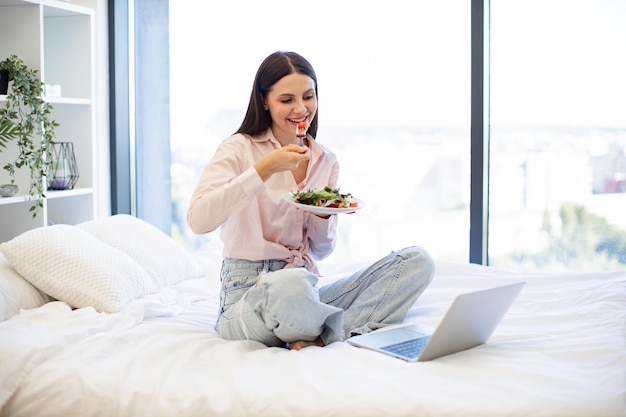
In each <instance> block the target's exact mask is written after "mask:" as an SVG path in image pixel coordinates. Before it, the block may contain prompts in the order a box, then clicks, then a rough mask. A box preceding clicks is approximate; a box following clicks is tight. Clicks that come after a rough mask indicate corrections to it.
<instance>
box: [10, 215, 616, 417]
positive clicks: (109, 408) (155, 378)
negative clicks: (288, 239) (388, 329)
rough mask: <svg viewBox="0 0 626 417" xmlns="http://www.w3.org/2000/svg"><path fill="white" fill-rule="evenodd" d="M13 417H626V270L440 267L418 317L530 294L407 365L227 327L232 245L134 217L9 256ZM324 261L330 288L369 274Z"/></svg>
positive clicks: (55, 235) (54, 236) (58, 232)
mask: <svg viewBox="0 0 626 417" xmlns="http://www.w3.org/2000/svg"><path fill="white" fill-rule="evenodd" d="M0 251H1V252H2V255H1V256H0V279H1V280H0V290H1V291H0V308H1V309H2V316H1V317H0V319H2V321H1V322H0V381H1V387H0V416H2V417H4V416H12V417H22V416H28V417H32V416H81V417H87V416H151V417H157V416H227V417H237V416H254V417H280V416H299V417H306V416H316V417H319V416H342V417H345V416H376V417H380V416H481V417H487V416H533V417H541V416H562V417H565V416H572V417H573V416H581V417H589V416H594V417H603V416H625V415H626V271H615V272H599V273H541V274H525V273H515V272H511V271H506V270H501V269H496V268H492V267H484V266H479V265H473V264H459V263H452V262H446V261H443V260H438V261H436V267H437V270H436V274H435V278H434V280H433V282H432V284H431V285H430V287H429V288H428V289H427V290H426V291H425V292H424V294H423V295H422V296H421V297H420V298H419V300H418V301H417V303H416V304H415V305H414V306H413V308H412V309H411V310H410V312H409V314H408V316H407V318H406V321H409V322H419V323H422V324H426V325H429V326H436V325H437V323H438V321H439V320H440V319H441V317H442V315H443V314H444V312H445V311H446V309H447V307H448V306H449V305H450V303H451V302H452V300H453V298H454V297H455V296H456V295H457V294H460V293H463V292H467V291H471V290H474V289H482V288H486V287H491V286H496V285H500V284H505V283H509V282H517V281H525V282H526V286H525V288H524V290H523V291H522V293H521V294H520V296H519V297H518V299H517V300H516V302H515V303H514V304H513V306H512V307H511V309H510V310H509V312H508V314H507V315H506V316H505V318H504V319H503V321H502V322H501V323H500V325H499V327H498V328H497V329H496V331H495V333H494V334H493V336H492V337H491V339H490V340H489V342H488V343H487V344H485V345H481V346H479V347H476V348H473V349H471V350H467V351H464V352H460V353H457V354H453V355H449V356H445V357H442V358H439V359H437V360H434V361H430V362H423V363H408V362H404V361H402V360H399V359H395V358H392V357H388V356H386V355H382V354H379V353H376V352H373V351H369V350H366V349H361V348H357V347H354V346H351V345H349V344H348V343H347V342H339V343H334V344H332V345H330V346H326V347H323V348H319V347H310V348H306V349H303V350H301V351H290V350H286V349H281V348H267V347H265V346H263V345H261V344H259V343H257V342H252V341H227V340H223V339H221V338H220V337H219V336H218V335H216V333H215V331H214V330H213V324H214V322H215V320H216V310H217V307H218V303H219V282H218V278H217V277H218V276H219V275H218V271H219V267H220V262H221V256H220V253H219V245H207V246H206V247H204V248H202V249H201V250H198V251H196V252H194V253H189V252H187V251H185V250H184V249H182V247H180V246H179V245H178V244H176V243H175V242H174V241H172V240H171V239H169V237H167V236H165V235H164V234H161V232H159V231H158V230H156V229H155V228H153V227H152V226H150V225H148V224H147V223H144V222H142V221H141V220H138V219H136V218H133V217H131V216H125V215H120V216H112V217H110V218H105V219H99V220H95V221H92V222H88V223H85V224H81V225H77V226H67V225H56V226H49V227H46V228H41V229H34V230H32V231H29V232H26V233H25V234H23V235H20V236H18V237H17V238H15V239H13V240H12V241H10V242H5V243H4V244H2V245H0ZM359 266H361V265H359V264H357V263H354V262H344V263H339V262H333V263H322V264H321V271H322V274H323V275H324V276H323V278H322V283H325V282H330V281H332V280H333V279H336V278H337V277H340V276H343V274H346V273H347V272H349V271H353V270H354V269H356V268H358V267H359Z"/></svg>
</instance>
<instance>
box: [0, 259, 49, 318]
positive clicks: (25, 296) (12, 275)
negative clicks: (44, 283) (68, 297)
mask: <svg viewBox="0 0 626 417" xmlns="http://www.w3.org/2000/svg"><path fill="white" fill-rule="evenodd" d="M52 300H53V299H52V298H51V297H50V296H48V295H47V294H44V293H42V292H41V291H39V290H38V289H37V288H35V287H33V286H32V285H31V284H30V283H29V282H28V281H26V280H25V279H24V278H22V276H20V274H18V273H17V272H16V271H15V269H13V267H12V266H11V265H9V262H8V261H7V259H6V258H5V257H4V255H3V254H2V253H0V321H3V320H6V319H8V318H9V317H12V316H14V315H16V314H17V313H19V312H20V310H28V309H31V308H37V307H39V306H42V305H44V304H46V303H47V302H49V301H52Z"/></svg>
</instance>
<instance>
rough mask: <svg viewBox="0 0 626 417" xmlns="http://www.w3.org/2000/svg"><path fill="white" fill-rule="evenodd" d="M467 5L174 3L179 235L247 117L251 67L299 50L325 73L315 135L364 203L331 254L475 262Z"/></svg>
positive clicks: (197, 240)
mask: <svg viewBox="0 0 626 417" xmlns="http://www.w3.org/2000/svg"><path fill="white" fill-rule="evenodd" d="M469 13H470V4H469V2H468V1H467V0H446V1H438V2H420V3H415V2H413V1H390V2H380V1H363V0H359V1H357V0H349V1H339V2H328V3H327V2H317V3H311V4H309V5H307V6H306V7H301V6H299V5H294V2H293V1H279V0H275V1H269V2H259V1H255V0H234V1H229V2H205V1H199V0H198V1H192V0H186V1H183V0H176V1H170V48H171V55H170V56H171V67H170V68H171V69H170V71H171V109H172V110H171V115H172V118H171V148H172V157H173V158H172V161H173V165H172V183H173V195H174V201H175V219H174V232H175V234H176V235H179V236H182V239H183V240H184V241H185V242H187V243H190V244H192V245H194V246H198V245H201V244H204V243H206V242H207V241H210V240H211V239H218V236H217V234H216V233H213V234H210V235H208V236H203V237H196V236H193V235H191V233H190V232H189V231H188V228H187V227H186V225H185V213H186V210H187V204H188V201H189V197H190V195H191V193H192V191H193V189H194V187H195V185H196V182H197V180H198V177H199V175H200V172H201V169H202V167H203V166H204V164H205V163H206V162H207V161H208V159H209V158H210V157H211V155H212V154H213V152H214V151H215V148H216V147H217V145H218V144H219V142H220V141H221V140H222V139H224V138H225V137H227V136H228V135H230V134H232V132H234V131H235V130H236V129H237V128H238V127H239V124H240V123H241V120H242V118H243V115H244V112H245V110H246V106H247V102H248V99H249V94H250V89H251V86H252V81H253V78H254V74H255V72H256V69H257V67H258V65H259V64H260V63H261V61H262V60H263V59H264V58H265V57H266V56H267V55H269V54H270V53H272V52H274V51H276V50H293V51H296V52H298V53H300V54H302V55H303V56H305V57H306V58H307V59H308V60H309V61H310V62H311V63H312V64H313V66H314V67H315V69H316V72H317V76H318V80H319V118H320V128H319V131H318V138H317V139H318V141H320V142H321V143H323V144H324V145H326V146H328V147H329V148H330V149H331V150H333V151H334V152H335V153H336V154H337V155H338V157H339V161H340V164H341V174H340V184H339V185H340V188H341V189H342V190H344V191H349V192H351V193H353V194H355V195H356V196H358V197H359V198H361V199H362V200H364V201H365V202H366V204H367V207H366V208H365V209H363V210H361V211H359V212H358V213H356V214H353V215H344V216H342V217H341V219H340V224H339V230H340V240H339V242H338V245H337V249H336V251H335V252H334V254H333V255H332V257H333V258H335V259H353V260H356V259H371V258H374V257H379V256H382V255H384V254H386V253H387V252H388V251H390V250H392V249H399V248H401V247H403V246H407V245H413V244H417V245H422V246H425V247H426V248H428V249H429V250H430V251H431V252H432V253H433V254H434V255H435V256H436V257H439V258H445V259H451V260H458V261H467V256H468V250H469V239H468V236H469V195H470V128H469V119H470V73H469V68H470V17H469Z"/></svg>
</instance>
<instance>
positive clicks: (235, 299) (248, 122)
mask: <svg viewBox="0 0 626 417" xmlns="http://www.w3.org/2000/svg"><path fill="white" fill-rule="evenodd" d="M317 103H318V101H317V77H316V75H315V72H314V70H313V68H312V66H311V64H309V62H308V61H307V60H305V59H304V58H303V57H301V56H300V55H298V54H296V53H294V52H276V53H273V54H271V55H270V56H268V57H267V58H266V59H265V60H264V61H263V63H262V64H261V66H260V67H259V69H258V71H257V74H256V77H255V80H254V85H253V87H252V93H251V96H250V102H249V104H248V110H247V112H246V115H245V117H244V120H243V123H242V124H241V127H240V128H239V129H238V130H237V132H236V133H235V134H234V135H233V136H231V137H229V138H227V139H225V140H224V141H223V142H222V143H221V144H220V146H219V147H218V149H217V151H216V153H215V155H214V156H213V158H212V159H211V160H210V161H209V162H208V164H207V165H206V167H205V169H204V171H203V173H202V176H201V178H200V180H199V183H198V186H197V188H196V190H195V192H194V194H193V196H192V198H191V202H190V206H189V211H188V213H187V222H188V224H189V226H190V227H191V229H192V230H193V231H194V232H195V233H199V234H202V233H209V232H211V231H213V230H215V229H217V228H218V227H220V226H221V238H222V240H223V242H224V253H223V255H224V261H223V264H222V270H221V283H222V290H221V302H220V303H221V305H220V311H219V315H218V320H217V323H216V326H215V328H216V330H217V332H218V333H219V334H220V335H221V336H222V337H224V338H226V339H233V340H245V339H247V340H256V341H259V342H262V343H264V344H266V345H267V346H289V347H290V348H291V349H297V350H299V349H301V348H303V347H306V346H312V345H315V346H324V345H327V344H330V343H332V342H335V341H339V340H343V339H345V338H346V337H350V336H352V335H355V334H362V333H366V332H369V331H371V330H374V329H376V328H379V327H382V326H384V325H388V324H392V323H399V322H401V321H402V320H403V319H404V316H405V315H406V313H407V311H408V309H409V308H410V307H411V305H412V304H413V303H414V302H415V300H416V299H417V297H418V296H419V295H420V294H421V293H422V291H423V290H424V289H425V288H426V286H427V285H428V284H429V282H430V281H431V279H432V277H433V274H434V266H433V262H432V259H431V258H430V256H429V255H428V254H427V253H426V251H424V250H423V249H421V248H417V247H411V248H406V249H403V250H401V251H399V252H392V253H391V254H390V255H388V256H386V257H385V258H383V259H381V260H379V261H378V262H376V263H375V264H373V265H371V266H370V267H368V268H365V269H363V270H361V271H359V272H356V273H355V274H353V275H351V276H349V277H346V278H343V279H341V280H339V281H337V282H334V283H332V284H330V285H328V286H324V287H322V288H319V289H318V288H317V287H316V284H317V280H318V278H317V277H318V269H317V265H316V260H321V259H324V258H325V257H327V256H328V255H329V254H330V253H331V252H332V250H333V249H334V247H335V242H336V236H337V230H336V228H337V218H336V215H331V216H328V215H326V216H319V215H316V214H312V213H310V212H305V211H303V210H299V209H297V208H294V207H292V206H291V205H290V204H288V203H287V202H285V201H283V200H282V196H283V195H284V194H285V193H287V192H289V191H295V190H305V189H306V190H308V189H316V188H322V187H324V186H330V187H333V188H337V186H338V175H339V164H338V162H337V158H336V156H335V155H334V154H333V153H332V152H331V151H329V150H328V149H327V148H325V147H324V146H322V145H320V144H318V143H317V142H316V140H315V138H316V134H317V127H318V115H317ZM299 122H307V123H308V124H309V129H308V133H307V135H306V139H305V141H304V143H303V144H302V146H301V145H299V139H298V138H297V136H296V126H297V125H298V123H299Z"/></svg>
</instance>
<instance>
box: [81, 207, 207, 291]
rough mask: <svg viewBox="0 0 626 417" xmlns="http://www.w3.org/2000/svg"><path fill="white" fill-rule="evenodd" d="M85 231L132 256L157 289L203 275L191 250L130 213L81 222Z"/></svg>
mask: <svg viewBox="0 0 626 417" xmlns="http://www.w3.org/2000/svg"><path fill="white" fill-rule="evenodd" d="M76 227H78V228H80V229H82V230H85V231H87V232H89V233H90V234H92V235H93V236H95V237H97V238H98V239H100V240H102V241H103V242H105V243H107V244H109V245H111V246H113V247H114V248H116V249H119V250H120V251H122V252H124V253H125V254H127V255H128V256H130V257H131V258H133V259H134V260H135V261H136V262H137V263H138V264H139V265H141V266H142V267H143V269H144V270H145V271H146V272H147V273H148V275H150V277H151V278H152V279H153V280H154V282H155V285H156V288H157V289H158V288H163V287H166V286H170V285H173V284H176V283H177V282H180V281H182V280H185V279H189V278H196V277H199V276H201V275H202V268H201V267H200V265H199V264H198V263H197V262H196V260H195V259H194V258H193V256H192V255H191V253H189V252H188V251H187V250H185V249H184V248H183V247H182V246H181V245H179V244H178V243H176V241H174V240H173V239H172V238H170V237H169V236H168V235H166V234H165V233H163V232H162V231H160V230H159V229H157V228H156V227H155V226H153V225H151V224H150V223H147V222H145V221H143V220H140V219H138V218H136V217H133V216H130V215H128V214H117V215H114V216H110V217H103V218H100V219H96V220H91V221H89V222H85V223H81V224H79V225H77V226H76Z"/></svg>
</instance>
